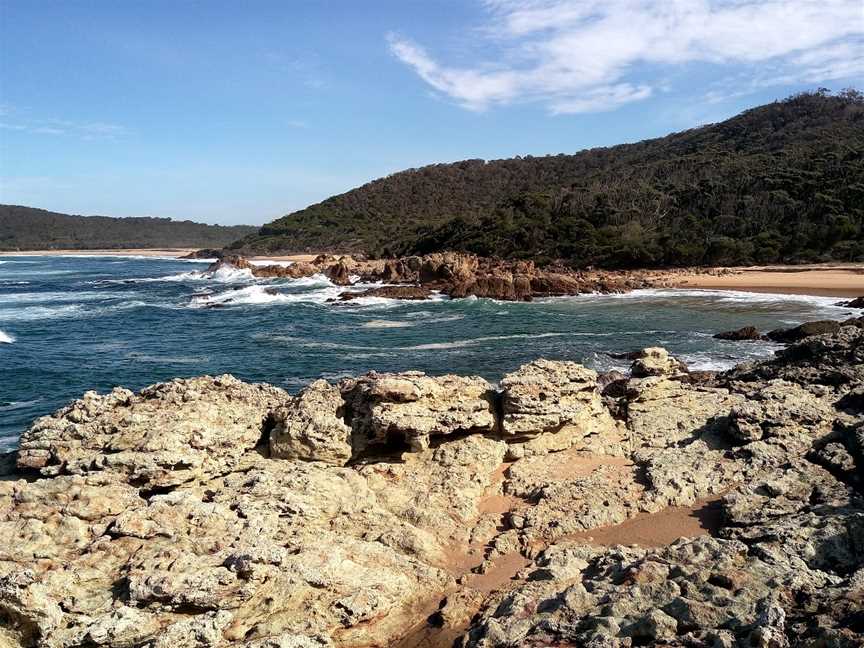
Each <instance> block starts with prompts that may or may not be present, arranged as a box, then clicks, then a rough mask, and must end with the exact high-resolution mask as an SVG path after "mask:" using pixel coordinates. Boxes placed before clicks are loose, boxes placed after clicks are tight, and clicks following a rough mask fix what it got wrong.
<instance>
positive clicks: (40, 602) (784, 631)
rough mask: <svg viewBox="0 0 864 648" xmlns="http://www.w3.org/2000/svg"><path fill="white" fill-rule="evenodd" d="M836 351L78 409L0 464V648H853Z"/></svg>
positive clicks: (857, 334)
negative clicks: (694, 367) (603, 375)
mask: <svg viewBox="0 0 864 648" xmlns="http://www.w3.org/2000/svg"><path fill="white" fill-rule="evenodd" d="M412 263H413V262H412ZM413 265H414V266H417V264H413ZM412 267H413V266H412ZM437 267H438V266H432V267H431V268H427V271H429V272H432V271H433V270H435V268H437ZM408 269H409V270H410V271H412V272H420V271H421V270H422V269H423V265H422V264H420V265H419V266H417V267H416V269H414V270H412V269H411V267H409V268H408ZM393 271H394V272H396V271H399V272H402V271H403V270H401V269H398V268H397V269H394V270H393ZM862 335H864V329H860V328H857V327H856V326H842V327H841V328H840V329H839V330H837V331H836V332H835V333H832V334H824V335H817V336H811V337H808V338H806V339H805V340H803V341H801V342H799V343H797V344H795V345H793V346H790V347H788V348H787V349H784V350H783V351H782V352H780V353H779V354H778V355H777V357H775V358H774V359H772V360H770V361H768V362H763V363H759V364H751V365H747V366H742V367H738V368H736V369H734V370H732V371H729V372H725V373H723V374H719V375H716V376H710V377H707V378H705V379H701V380H696V379H694V377H693V376H691V375H690V374H687V373H686V369H685V368H684V367H683V366H682V365H681V364H680V363H678V361H677V360H675V359H674V358H673V357H671V356H669V354H668V353H666V352H665V351H664V350H662V349H651V350H646V351H645V352H640V353H638V354H636V356H635V357H634V372H632V373H631V374H630V375H629V376H625V375H621V376H615V377H614V380H613V381H612V382H609V383H608V384H606V385H605V387H604V390H603V391H604V393H603V394H602V395H601V393H600V389H599V387H598V377H597V375H596V374H595V373H594V372H593V371H591V370H589V369H586V368H584V367H582V366H580V365H578V364H576V363H573V362H554V361H547V360H538V361H535V362H532V363H528V364H527V365H524V366H522V367H520V368H519V369H518V370H516V371H514V372H512V373H510V374H508V375H506V376H505V377H503V378H502V380H501V382H500V389H495V388H494V387H493V386H492V385H491V384H490V383H488V382H486V381H485V380H483V379H482V378H477V377H461V376H426V375H425V374H422V373H419V372H405V373H399V374H378V373H370V374H367V375H365V376H360V377H357V378H351V379H346V380H343V381H342V382H340V383H339V384H338V385H332V384H328V383H327V382H326V381H323V380H319V381H316V382H314V383H312V384H311V385H309V386H308V387H306V388H305V389H304V390H302V391H301V392H300V393H299V394H297V395H296V396H290V395H288V394H287V393H285V392H284V391H282V390H280V389H277V388H275V387H270V386H267V385H250V384H247V383H243V382H241V381H239V380H237V379H235V378H232V377H230V376H220V377H218V378H212V377H202V378H195V379H189V380H176V381H171V382H168V383H164V384H160V385H154V386H152V387H149V388H147V389H144V390H142V391H141V392H139V393H137V394H134V393H132V392H130V391H128V390H122V389H116V390H114V391H112V392H110V393H109V394H106V395H102V396H100V395H97V394H94V393H88V394H86V395H85V396H84V397H83V398H82V399H80V400H78V401H75V402H74V403H72V404H70V405H69V406H67V407H65V408H62V409H61V410H58V411H57V412H56V413H55V414H54V415H52V416H48V417H42V418H41V419H38V420H37V421H36V422H34V424H33V426H32V427H31V429H30V430H28V431H27V433H26V434H25V435H24V437H22V442H21V448H20V450H19V451H18V452H17V453H16V456H15V460H14V461H12V460H10V458H8V457H7V458H4V460H3V461H0V645H3V646H7V645H8V646H27V647H30V646H45V647H46V648H71V647H73V646H89V647H99V648H101V647H105V648H122V647H128V648H145V647H146V648H187V647H188V648H203V647H205V646H206V647H211V648H223V647H224V648H230V647H235V646H236V647H239V646H252V647H257V648H264V647H268V648H273V647H282V648H284V647H287V646H291V647H298V646H300V647H304V648H306V647H315V648H320V647H328V646H357V647H359V646H364V647H367V646H380V647H383V646H419V645H448V644H450V643H452V640H453V639H456V638H458V641H459V642H461V645H463V646H466V647H467V646H474V647H484V648H491V647H502V648H503V647H507V648H511V647H513V646H592V647H600V646H603V647H622V648H623V647H625V646H634V645H653V646H765V647H768V646H772V647H773V646H795V645H801V646H838V647H841V648H846V647H853V646H855V647H858V646H860V645H861V642H860V635H861V629H862V626H861V605H862V602H864V502H862V494H864V493H862V490H861V488H862V483H864V373H862V367H864V356H862V351H861V349H862V348H864V344H862V342H864V340H862V338H861V336H862ZM610 407H611V409H610ZM613 413H614V415H615V416H613V415H612V414H613ZM436 633H437V634H436ZM439 640H440V641H439ZM424 642H426V643H424ZM436 642H437V643H436Z"/></svg>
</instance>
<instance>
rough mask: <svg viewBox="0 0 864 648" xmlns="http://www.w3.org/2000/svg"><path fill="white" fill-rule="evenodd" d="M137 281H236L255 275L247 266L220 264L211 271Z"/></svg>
mask: <svg viewBox="0 0 864 648" xmlns="http://www.w3.org/2000/svg"><path fill="white" fill-rule="evenodd" d="M139 281H180V282H182V281H215V282H216V283H237V282H249V281H255V277H254V276H253V275H252V270H250V269H249V268H235V267H234V266H227V265H225V266H220V267H219V268H217V269H216V270H214V271H213V272H206V271H201V272H199V271H193V272H181V273H179V274H174V275H168V276H166V277H153V278H147V279H140V280H139Z"/></svg>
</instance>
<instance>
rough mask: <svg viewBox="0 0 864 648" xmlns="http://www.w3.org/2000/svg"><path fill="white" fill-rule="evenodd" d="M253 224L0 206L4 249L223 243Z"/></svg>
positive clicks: (246, 231)
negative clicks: (112, 215) (70, 212)
mask: <svg viewBox="0 0 864 648" xmlns="http://www.w3.org/2000/svg"><path fill="white" fill-rule="evenodd" d="M254 231H255V228H254V227H249V226H246V225H236V226H232V227H225V226H222V225H204V224H202V223H193V222H192V221H174V220H171V219H169V218H109V217H106V216H70V215H69V214H59V213H57V212H50V211H46V210H44V209H36V208H34V207H22V206H20V205H0V250H44V249H57V250H87V249H110V248H115V249H119V248H159V247H202V248H203V247H217V248H218V247H222V246H224V245H227V244H228V243H230V242H231V241H234V240H236V239H237V238H238V237H241V236H245V235H247V234H249V233H251V232H254Z"/></svg>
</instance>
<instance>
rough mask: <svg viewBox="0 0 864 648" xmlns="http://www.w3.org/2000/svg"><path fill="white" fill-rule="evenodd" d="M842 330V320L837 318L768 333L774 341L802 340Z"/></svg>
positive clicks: (789, 341) (787, 342)
mask: <svg viewBox="0 0 864 648" xmlns="http://www.w3.org/2000/svg"><path fill="white" fill-rule="evenodd" d="M839 330H840V322H838V321H836V320H819V321H817V322H807V323H805V324H801V325H799V326H793V327H792V328H788V329H775V330H773V331H771V332H769V333H768V339H769V340H773V341H774V342H784V343H786V344H789V343H791V342H800V341H801V340H803V339H804V338H808V337H810V336H811V335H824V334H825V333H836V332H837V331H839Z"/></svg>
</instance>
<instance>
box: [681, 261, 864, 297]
mask: <svg viewBox="0 0 864 648" xmlns="http://www.w3.org/2000/svg"><path fill="white" fill-rule="evenodd" d="M672 282H673V285H674V286H675V287H680V288H708V289H714V290H741V291H745V292H761V293H783V294H795V295H821V296H825V297H860V296H861V295H864V264H862V263H846V264H819V265H806V266H759V267H752V268H730V269H729V273H728V274H695V273H694V274H680V275H676V276H673V277H672Z"/></svg>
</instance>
